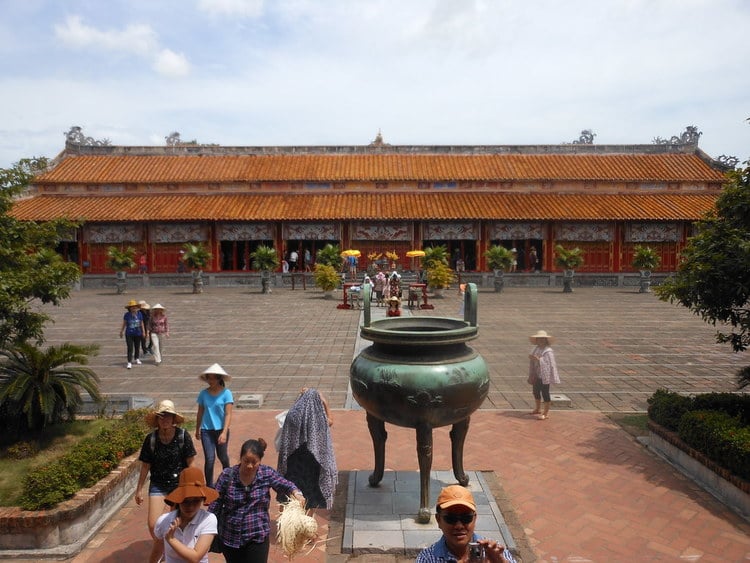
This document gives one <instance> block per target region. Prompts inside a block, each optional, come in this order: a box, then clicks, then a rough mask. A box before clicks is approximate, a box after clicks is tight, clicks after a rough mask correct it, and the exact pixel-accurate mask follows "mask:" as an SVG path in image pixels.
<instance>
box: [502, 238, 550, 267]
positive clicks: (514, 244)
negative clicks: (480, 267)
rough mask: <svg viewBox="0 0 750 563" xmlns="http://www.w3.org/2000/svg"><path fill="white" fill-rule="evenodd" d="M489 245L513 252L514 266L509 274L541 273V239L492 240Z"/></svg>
mask: <svg viewBox="0 0 750 563" xmlns="http://www.w3.org/2000/svg"><path fill="white" fill-rule="evenodd" d="M490 244H491V245H497V246H502V247H504V248H507V249H508V250H511V251H514V253H515V259H516V264H515V268H513V267H511V269H510V270H509V271H510V272H541V271H542V256H543V249H542V240H541V239H513V240H492V241H490Z"/></svg>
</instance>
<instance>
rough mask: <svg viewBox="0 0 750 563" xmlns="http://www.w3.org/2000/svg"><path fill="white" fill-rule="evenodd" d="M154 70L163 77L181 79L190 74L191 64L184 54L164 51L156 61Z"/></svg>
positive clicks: (168, 50)
mask: <svg viewBox="0 0 750 563" xmlns="http://www.w3.org/2000/svg"><path fill="white" fill-rule="evenodd" d="M154 70H156V71H157V72H158V73H159V74H161V75H163V76H167V77H174V78H179V77H183V76H187V75H188V74H190V63H189V62H188V60H187V58H186V57H185V55H183V54H182V53H175V52H174V51H171V50H170V49H162V50H161V51H160V52H159V54H158V55H157V56H156V60H155V61H154Z"/></svg>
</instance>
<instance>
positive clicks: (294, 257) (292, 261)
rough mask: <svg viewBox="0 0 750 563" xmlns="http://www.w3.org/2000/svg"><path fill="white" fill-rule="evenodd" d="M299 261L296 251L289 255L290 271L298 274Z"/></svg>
mask: <svg viewBox="0 0 750 563" xmlns="http://www.w3.org/2000/svg"><path fill="white" fill-rule="evenodd" d="M298 259H299V254H298V253H297V251H296V250H292V251H291V252H290V253H289V271H291V272H296V271H297V260H298Z"/></svg>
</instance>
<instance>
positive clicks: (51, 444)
mask: <svg viewBox="0 0 750 563" xmlns="http://www.w3.org/2000/svg"><path fill="white" fill-rule="evenodd" d="M113 423H114V420H112V419H95V420H76V421H74V422H69V423H65V424H59V425H56V426H53V427H51V428H48V429H46V430H45V432H44V433H43V434H42V435H40V436H38V437H35V438H34V439H29V440H27V441H28V442H34V443H35V444H36V445H37V446H38V448H39V453H37V454H36V455H34V456H33V457H30V458H27V459H11V458H10V457H8V455H7V448H3V449H2V450H0V506H17V505H18V499H19V497H20V496H21V492H22V488H23V478H24V476H25V475H26V474H27V473H28V472H29V471H30V470H31V469H34V468H36V467H39V466H40V465H43V464H45V463H48V462H50V461H51V460H53V459H55V458H57V457H59V456H61V455H63V454H64V453H65V452H66V451H67V450H68V448H70V447H71V446H72V445H73V444H75V443H77V442H78V441H80V440H82V439H83V438H86V437H89V436H95V435H96V434H98V433H99V432H100V431H101V430H102V429H103V428H105V427H107V426H111V425H112V424H113Z"/></svg>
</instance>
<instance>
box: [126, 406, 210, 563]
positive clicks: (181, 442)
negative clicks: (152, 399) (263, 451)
mask: <svg viewBox="0 0 750 563" xmlns="http://www.w3.org/2000/svg"><path fill="white" fill-rule="evenodd" d="M183 422H185V417H184V416H182V415H181V414H180V413H178V412H177V411H176V410H175V407H174V403H173V402H172V401H169V400H164V401H162V402H161V403H159V406H158V408H157V409H156V410H155V411H152V412H150V413H148V414H147V415H146V424H148V426H150V427H151V428H154V431H153V432H150V433H149V434H148V436H146V439H145V440H144V441H143V445H142V446H141V453H140V455H139V456H138V459H139V460H140V462H141V473H140V475H139V476H138V485H137V486H136V489H135V502H136V504H138V505H139V506H140V505H142V504H143V485H144V484H145V483H146V477H148V476H149V474H150V477H151V482H150V484H149V488H148V531H149V533H150V534H151V537H152V538H153V540H154V543H153V546H152V547H151V555H150V556H149V563H156V562H157V561H159V558H160V557H161V555H162V553H163V551H164V542H163V541H160V540H159V539H157V538H156V536H155V535H154V526H155V525H156V520H157V519H158V518H159V516H161V515H162V514H163V513H164V509H165V508H166V507H167V506H168V505H167V504H165V502H164V500H165V499H166V497H167V495H168V494H169V493H171V492H172V491H173V490H174V489H175V487H177V485H179V475H180V472H181V471H182V470H183V469H185V468H186V467H189V466H191V465H192V464H193V459H195V455H196V451H195V447H194V446H193V440H192V438H190V433H189V432H187V431H186V430H185V429H184V428H181V427H180V424H182V423H183Z"/></svg>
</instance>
